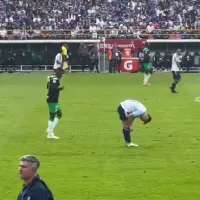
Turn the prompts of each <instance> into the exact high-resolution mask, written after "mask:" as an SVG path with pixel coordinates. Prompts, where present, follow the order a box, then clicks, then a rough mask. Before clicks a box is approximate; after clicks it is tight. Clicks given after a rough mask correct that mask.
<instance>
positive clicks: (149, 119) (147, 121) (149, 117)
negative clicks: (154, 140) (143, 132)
mask: <svg viewBox="0 0 200 200" xmlns="http://www.w3.org/2000/svg"><path fill="white" fill-rule="evenodd" d="M151 120H152V117H151V115H149V114H148V119H147V120H146V121H145V122H144V124H147V123H149V122H150V121H151Z"/></svg>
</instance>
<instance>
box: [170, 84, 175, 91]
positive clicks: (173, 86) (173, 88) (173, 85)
mask: <svg viewBox="0 0 200 200" xmlns="http://www.w3.org/2000/svg"><path fill="white" fill-rule="evenodd" d="M175 88H176V83H172V87H171V89H172V91H174V90H175Z"/></svg>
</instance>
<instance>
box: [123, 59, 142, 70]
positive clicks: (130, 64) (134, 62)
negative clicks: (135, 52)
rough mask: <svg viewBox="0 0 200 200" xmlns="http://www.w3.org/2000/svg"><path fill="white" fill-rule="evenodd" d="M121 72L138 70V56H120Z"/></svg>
mask: <svg viewBox="0 0 200 200" xmlns="http://www.w3.org/2000/svg"><path fill="white" fill-rule="evenodd" d="M120 70H121V72H138V71H139V70H140V63H139V59H138V58H122V62H121V65H120Z"/></svg>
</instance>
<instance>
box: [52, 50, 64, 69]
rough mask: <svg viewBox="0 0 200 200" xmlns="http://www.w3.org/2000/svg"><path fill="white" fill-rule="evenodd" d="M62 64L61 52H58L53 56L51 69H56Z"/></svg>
mask: <svg viewBox="0 0 200 200" xmlns="http://www.w3.org/2000/svg"><path fill="white" fill-rule="evenodd" d="M62 65H63V63H62V53H58V54H57V55H56V57H55V61H54V66H53V69H54V70H56V69H58V68H59V67H62Z"/></svg>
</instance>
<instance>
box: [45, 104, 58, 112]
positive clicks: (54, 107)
mask: <svg viewBox="0 0 200 200" xmlns="http://www.w3.org/2000/svg"><path fill="white" fill-rule="evenodd" d="M48 106H49V113H57V112H58V111H60V110H61V107H60V106H59V104H58V103H48Z"/></svg>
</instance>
